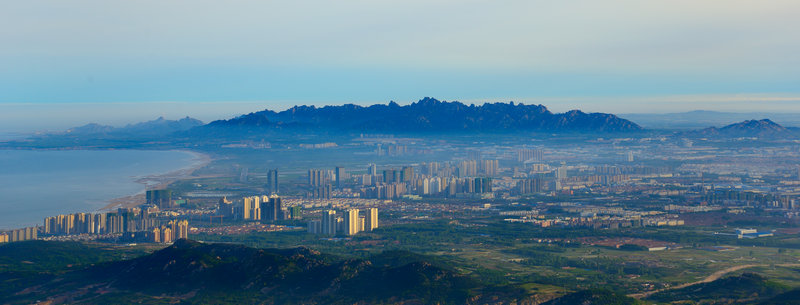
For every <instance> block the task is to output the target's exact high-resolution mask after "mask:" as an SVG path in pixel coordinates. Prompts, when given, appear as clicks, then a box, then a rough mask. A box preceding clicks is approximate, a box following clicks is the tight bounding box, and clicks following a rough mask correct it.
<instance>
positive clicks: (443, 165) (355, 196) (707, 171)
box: [0, 135, 800, 243]
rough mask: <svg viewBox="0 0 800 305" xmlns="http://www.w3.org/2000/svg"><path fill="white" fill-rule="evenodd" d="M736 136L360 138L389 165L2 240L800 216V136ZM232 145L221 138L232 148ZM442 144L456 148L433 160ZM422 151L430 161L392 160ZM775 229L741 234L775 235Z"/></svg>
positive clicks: (80, 217)
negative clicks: (741, 142) (437, 223)
mask: <svg viewBox="0 0 800 305" xmlns="http://www.w3.org/2000/svg"><path fill="white" fill-rule="evenodd" d="M695 141H697V142H698V143H695ZM730 142H732V143H734V144H735V143H736V140H733V141H714V140H699V141H698V140H690V139H687V138H682V139H677V140H676V139H669V138H667V137H661V138H640V139H633V138H621V139H620V138H616V139H603V138H596V139H591V140H589V141H587V143H586V144H585V145H580V146H564V145H560V146H556V147H547V146H545V145H523V146H521V147H519V146H517V147H514V146H511V145H509V146H506V145H495V146H488V147H481V145H479V146H472V145H466V144H464V143H455V142H454V143H447V144H439V145H432V144H430V143H426V142H425V140H423V139H408V138H394V137H391V136H388V137H386V136H384V137H371V138H370V137H369V136H366V137H365V136H364V135H362V136H360V137H358V138H356V139H354V140H353V141H352V143H356V144H357V145H359V146H360V147H365V148H366V149H367V150H366V151H367V152H368V153H369V154H372V155H373V156H374V157H369V156H365V157H358V158H355V159H354V160H348V162H349V163H350V164H352V163H358V160H357V159H361V158H363V159H369V158H377V160H384V161H389V160H392V161H390V163H391V164H386V165H377V164H376V163H364V164H363V165H362V166H361V167H357V166H331V167H328V169H325V168H324V167H318V168H312V169H307V170H304V172H300V173H299V174H298V169H295V168H287V169H280V168H266V169H263V168H259V167H254V168H248V167H244V166H241V165H236V167H237V168H239V169H238V170H237V171H238V175H235V176H233V177H230V178H227V179H228V181H226V182H223V184H225V185H227V188H222V189H220V187H219V186H216V185H214V186H213V189H211V188H210V187H209V188H206V187H205V186H203V183H193V184H189V189H186V187H185V185H186V184H183V185H181V186H180V187H179V188H175V189H171V188H169V187H168V188H164V189H154V190H147V191H146V196H145V202H141V203H140V204H137V205H135V206H127V207H119V208H117V209H115V210H112V211H100V212H95V213H86V212H82V213H75V214H66V215H55V216H51V217H47V218H45V219H44V221H43V223H42V224H41V225H38V226H34V227H27V228H20V229H16V230H11V231H9V232H5V233H3V234H2V235H0V241H2V242H14V241H23V240H30V239H44V240H95V241H102V242H110V243H134V242H139V243H141V242H155V243H170V242H172V241H174V240H176V239H179V238H187V237H189V236H190V235H191V234H194V232H198V233H199V232H214V234H218V235H225V234H245V233H244V232H251V231H253V230H256V231H264V232H266V231H270V232H273V231H274V232H277V231H287V230H288V231H291V230H305V231H306V232H308V233H310V234H320V235H326V236H345V237H346V236H352V235H355V234H357V233H358V232H365V231H366V232H369V231H372V230H373V229H375V228H377V227H378V219H379V217H378V211H381V215H382V216H381V218H383V217H388V218H385V220H382V222H385V223H387V224H397V223H403V222H406V221H411V220H414V221H417V220H419V219H437V218H448V219H452V218H459V217H463V215H466V214H469V215H473V216H474V215H485V216H491V215H497V216H500V217H502V221H505V222H515V223H524V224H528V225H531V226H538V227H542V228H547V227H557V228H571V227H573V228H590V229H617V228H625V227H649V226H653V227H661V226H684V225H703V224H704V221H712V219H702V218H698V217H694V216H692V215H694V214H697V213H711V212H714V213H722V214H725V215H729V217H739V218H747V217H756V216H753V214H763V213H768V214H769V217H771V218H783V219H786V220H792V219H796V218H797V217H798V215H800V214H798V213H799V212H800V211H799V210H798V209H800V207H798V202H797V201H798V200H800V198H798V197H799V196H800V168H798V167H797V166H790V167H787V166H786V164H797V163H796V162H797V161H798V160H800V153H798V151H797V150H796V149H795V148H794V147H792V146H782V145H776V146H774V147H762V148H741V147H735V146H733V147H726V145H727V144H726V145H720V144H721V143H730ZM230 145H231V144H223V145H221V148H222V149H231V148H230ZM345 145H352V144H345ZM339 146H342V145H337V146H332V145H327V144H326V145H308V144H299V145H297V146H296V147H292V146H291V145H287V146H286V147H283V148H280V147H279V148H278V149H286V150H298V151H299V152H303V151H305V152H312V153H315V152H324V151H325V150H340V148H337V147H339ZM370 147H371V148H370ZM425 147H427V149H426V148H425ZM433 147H436V150H437V151H436V153H434V152H433V150H432V149H431V148H433ZM236 149H244V148H238V146H237V148H236ZM250 149H252V148H250ZM256 151H261V149H257V150H256ZM362 151H364V149H363V148H362ZM437 155H451V156H452V158H451V159H449V160H431V159H432V158H434V157H435V156H437ZM414 158H417V159H422V160H425V161H421V162H414V163H406V164H402V163H396V162H395V161H394V160H398V159H414ZM300 170H302V169H300ZM259 171H262V172H259ZM283 171H289V172H292V174H289V175H284V174H283ZM187 178H189V181H193V180H192V179H191V176H189V177H187ZM221 178H222V177H220V176H219V175H217V176H215V177H214V178H201V179H195V180H198V181H212V180H213V181H220V180H221ZM214 183H217V182H214ZM215 194H219V197H215ZM762 217H763V216H762ZM254 224H264V225H267V226H262V227H258V228H256V227H252V226H253V225H254ZM247 228H249V229H247ZM734 229H736V228H731V229H730V232H727V233H731V234H733V231H734ZM740 229H743V230H746V229H751V228H744V227H743V228H740ZM762 230H763V229H762ZM772 231H774V229H771V228H767V229H766V230H764V231H758V232H753V233H757V234H746V235H741V234H740V237H741V236H745V237H748V238H752V237H761V236H768V234H772Z"/></svg>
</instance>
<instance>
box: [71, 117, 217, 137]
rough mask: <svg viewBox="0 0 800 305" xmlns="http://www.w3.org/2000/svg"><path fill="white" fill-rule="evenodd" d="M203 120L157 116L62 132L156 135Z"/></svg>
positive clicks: (178, 129) (182, 129)
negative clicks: (149, 118)
mask: <svg viewBox="0 0 800 305" xmlns="http://www.w3.org/2000/svg"><path fill="white" fill-rule="evenodd" d="M202 125H203V122H202V121H200V120H197V119H194V118H190V117H188V116H187V117H185V118H182V119H179V120H167V119H164V117H159V118H157V119H155V120H152V121H147V122H141V123H136V124H128V125H126V126H123V127H113V126H108V125H100V124H96V123H90V124H86V125H83V126H80V127H75V128H71V129H68V130H67V131H66V132H64V133H63V134H65V135H74V136H97V135H127V136H158V135H168V134H171V133H175V132H179V131H186V130H189V129H192V128H194V127H198V126H202Z"/></svg>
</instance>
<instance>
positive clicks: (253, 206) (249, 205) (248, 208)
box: [239, 196, 261, 220]
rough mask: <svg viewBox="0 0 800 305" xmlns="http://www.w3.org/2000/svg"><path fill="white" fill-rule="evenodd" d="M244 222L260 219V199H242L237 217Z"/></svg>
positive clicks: (257, 197) (254, 197)
mask: <svg viewBox="0 0 800 305" xmlns="http://www.w3.org/2000/svg"><path fill="white" fill-rule="evenodd" d="M239 216H240V217H241V218H242V219H244V220H260V219H261V197H259V196H251V197H244V198H243V199H242V211H241V214H240V215H239Z"/></svg>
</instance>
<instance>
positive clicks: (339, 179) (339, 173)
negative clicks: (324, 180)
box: [335, 166, 350, 187]
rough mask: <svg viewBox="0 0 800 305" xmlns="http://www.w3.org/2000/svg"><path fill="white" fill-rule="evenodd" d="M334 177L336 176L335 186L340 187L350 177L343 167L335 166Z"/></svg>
mask: <svg viewBox="0 0 800 305" xmlns="http://www.w3.org/2000/svg"><path fill="white" fill-rule="evenodd" d="M335 176H336V186H338V187H342V185H344V183H345V182H346V181H347V180H348V179H350V175H349V174H348V173H347V170H346V169H345V168H344V167H339V166H337V167H336V169H335Z"/></svg>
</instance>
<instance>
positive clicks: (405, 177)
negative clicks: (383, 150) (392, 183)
mask: <svg viewBox="0 0 800 305" xmlns="http://www.w3.org/2000/svg"><path fill="white" fill-rule="evenodd" d="M411 179H414V168H413V167H411V166H405V167H403V170H401V171H400V181H402V182H409V181H411Z"/></svg>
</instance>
